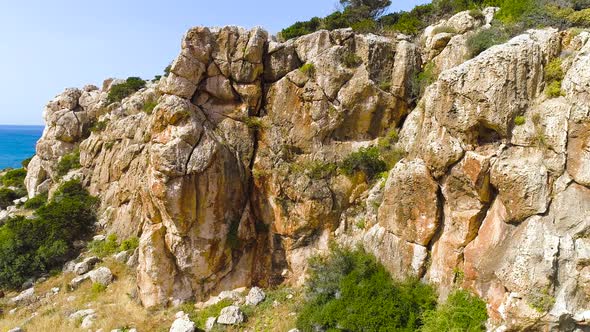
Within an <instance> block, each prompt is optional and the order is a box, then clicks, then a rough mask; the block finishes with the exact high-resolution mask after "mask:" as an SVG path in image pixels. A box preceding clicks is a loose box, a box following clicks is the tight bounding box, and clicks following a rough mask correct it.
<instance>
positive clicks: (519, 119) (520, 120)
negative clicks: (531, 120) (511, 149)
mask: <svg viewBox="0 0 590 332" xmlns="http://www.w3.org/2000/svg"><path fill="white" fill-rule="evenodd" d="M525 123H526V118H525V117H524V116H522V115H519V116H517V117H516V118H514V124H515V125H517V126H522V125H523V124H525Z"/></svg>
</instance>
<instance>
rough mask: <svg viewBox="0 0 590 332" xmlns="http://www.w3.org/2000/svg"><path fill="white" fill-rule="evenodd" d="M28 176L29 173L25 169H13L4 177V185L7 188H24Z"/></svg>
mask: <svg viewBox="0 0 590 332" xmlns="http://www.w3.org/2000/svg"><path fill="white" fill-rule="evenodd" d="M26 176H27V171H26V170H25V169H24V168H17V169H12V170H10V171H8V172H6V174H4V176H2V184H3V185H4V186H5V187H16V188H24V187H25V177H26Z"/></svg>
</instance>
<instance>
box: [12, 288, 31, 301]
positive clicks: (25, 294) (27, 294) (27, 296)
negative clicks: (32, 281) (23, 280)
mask: <svg viewBox="0 0 590 332" xmlns="http://www.w3.org/2000/svg"><path fill="white" fill-rule="evenodd" d="M35 301H37V296H35V288H33V287H31V288H29V289H26V290H24V291H22V292H21V293H20V294H18V295H17V296H15V297H13V298H11V299H10V302H12V303H14V304H16V305H28V304H31V303H33V302H35Z"/></svg>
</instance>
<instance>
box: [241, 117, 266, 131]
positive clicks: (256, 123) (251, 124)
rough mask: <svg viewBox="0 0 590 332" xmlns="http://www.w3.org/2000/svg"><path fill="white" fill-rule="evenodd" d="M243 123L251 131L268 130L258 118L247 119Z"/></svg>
mask: <svg viewBox="0 0 590 332" xmlns="http://www.w3.org/2000/svg"><path fill="white" fill-rule="evenodd" d="M243 121H244V123H245V124H246V126H248V128H250V129H254V130H260V129H264V128H266V126H265V124H264V121H263V120H262V119H261V118H259V117H257V116H248V117H245V118H244V120H243Z"/></svg>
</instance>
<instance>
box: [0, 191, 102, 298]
mask: <svg viewBox="0 0 590 332" xmlns="http://www.w3.org/2000/svg"><path fill="white" fill-rule="evenodd" d="M96 204H97V200H96V199H95V198H94V197H92V196H90V195H89V194H88V192H87V191H86V190H85V189H84V187H82V185H81V184H80V182H78V181H76V180H72V181H68V182H66V183H64V184H62V185H61V186H60V187H59V189H58V190H57V191H56V193H55V195H54V197H53V199H52V200H51V202H49V203H48V204H46V205H44V206H42V207H41V208H39V209H38V210H37V211H36V212H35V215H34V217H33V218H31V219H27V218H25V217H21V216H18V217H14V218H11V219H9V220H8V221H7V222H6V223H5V224H4V225H3V226H1V227H0V287H8V288H16V287H18V286H20V285H21V284H22V283H23V282H24V281H25V280H27V279H28V278H31V277H36V276H39V275H40V274H42V273H46V272H48V271H50V270H51V269H54V268H59V267H61V265H62V264H63V263H64V262H65V261H67V260H68V259H71V258H72V257H74V256H75V255H76V254H77V250H76V249H75V248H74V246H73V242H74V241H75V240H79V239H85V238H86V237H87V236H88V235H89V234H90V233H91V231H92V228H93V225H94V223H95V222H96V216H95V209H96Z"/></svg>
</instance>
